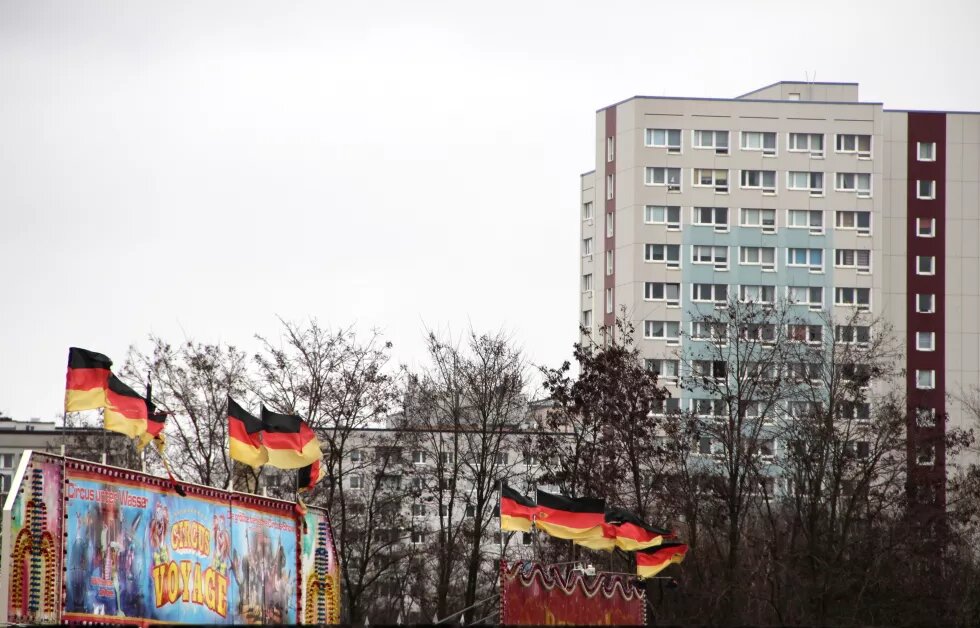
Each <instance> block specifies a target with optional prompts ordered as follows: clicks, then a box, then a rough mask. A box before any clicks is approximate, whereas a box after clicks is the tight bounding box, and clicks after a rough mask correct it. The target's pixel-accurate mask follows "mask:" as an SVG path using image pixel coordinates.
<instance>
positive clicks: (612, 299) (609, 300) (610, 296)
mask: <svg viewBox="0 0 980 628" xmlns="http://www.w3.org/2000/svg"><path fill="white" fill-rule="evenodd" d="M615 310H616V295H615V292H613V289H612V288H606V314H612V313H613V312H614V311H615Z"/></svg>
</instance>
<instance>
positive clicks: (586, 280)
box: [582, 273, 592, 292]
mask: <svg viewBox="0 0 980 628" xmlns="http://www.w3.org/2000/svg"><path fill="white" fill-rule="evenodd" d="M591 291H592V273H589V274H587V275H582V292H591Z"/></svg>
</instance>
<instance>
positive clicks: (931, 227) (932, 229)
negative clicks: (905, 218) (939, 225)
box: [915, 218, 936, 238]
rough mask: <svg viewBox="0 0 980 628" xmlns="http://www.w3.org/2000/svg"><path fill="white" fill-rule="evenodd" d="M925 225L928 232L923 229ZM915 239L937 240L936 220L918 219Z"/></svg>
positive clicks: (916, 220)
mask: <svg viewBox="0 0 980 628" xmlns="http://www.w3.org/2000/svg"><path fill="white" fill-rule="evenodd" d="M923 225H925V226H926V227H927V229H926V230H924V231H923V229H922V227H923ZM915 237H917V238H935V237H936V219H935V218H916V219H915Z"/></svg>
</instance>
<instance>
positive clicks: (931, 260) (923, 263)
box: [915, 255, 936, 275]
mask: <svg viewBox="0 0 980 628" xmlns="http://www.w3.org/2000/svg"><path fill="white" fill-rule="evenodd" d="M915 274H916V275H935V274H936V258H935V257H933V256H931V255H916V256H915Z"/></svg>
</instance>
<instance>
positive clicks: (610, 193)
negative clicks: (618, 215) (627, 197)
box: [606, 174, 616, 201]
mask: <svg viewBox="0 0 980 628" xmlns="http://www.w3.org/2000/svg"><path fill="white" fill-rule="evenodd" d="M615 197H616V175H614V174H607V175H606V200H607V201H611V200H613V199H614V198H615Z"/></svg>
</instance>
